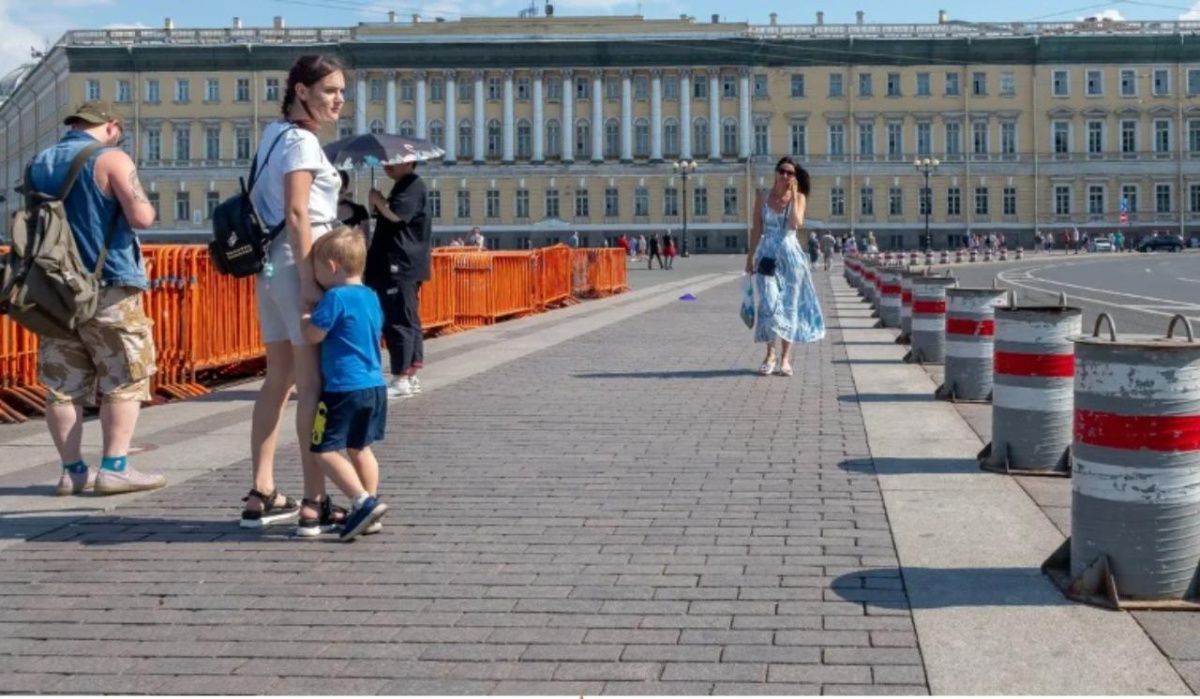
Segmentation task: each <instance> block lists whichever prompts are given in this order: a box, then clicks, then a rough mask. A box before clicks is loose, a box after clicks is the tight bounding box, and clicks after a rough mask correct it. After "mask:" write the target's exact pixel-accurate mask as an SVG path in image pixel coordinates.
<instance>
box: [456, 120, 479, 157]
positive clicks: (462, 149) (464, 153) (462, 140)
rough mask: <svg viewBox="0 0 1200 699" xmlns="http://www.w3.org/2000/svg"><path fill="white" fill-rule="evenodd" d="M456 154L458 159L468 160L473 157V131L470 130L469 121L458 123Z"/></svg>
mask: <svg viewBox="0 0 1200 699" xmlns="http://www.w3.org/2000/svg"><path fill="white" fill-rule="evenodd" d="M457 145H458V153H457V156H458V157H459V158H463V159H464V160H470V159H471V158H472V157H474V151H475V130H474V129H472V128H471V121H470V120H469V119H463V120H462V121H460V122H458V143H457Z"/></svg>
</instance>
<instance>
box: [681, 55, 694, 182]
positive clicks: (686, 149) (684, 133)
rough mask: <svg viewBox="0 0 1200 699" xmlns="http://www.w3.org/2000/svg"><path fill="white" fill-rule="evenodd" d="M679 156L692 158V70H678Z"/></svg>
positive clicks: (683, 158)
mask: <svg viewBox="0 0 1200 699" xmlns="http://www.w3.org/2000/svg"><path fill="white" fill-rule="evenodd" d="M679 157H680V159H682V160H691V159H692V72H691V71H690V70H681V71H679Z"/></svg>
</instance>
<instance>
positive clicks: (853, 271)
mask: <svg viewBox="0 0 1200 699" xmlns="http://www.w3.org/2000/svg"><path fill="white" fill-rule="evenodd" d="M842 276H844V277H845V278H846V283H847V284H849V285H850V286H851V287H852V288H855V289H857V288H858V281H857V279H856V277H857V276H858V260H855V259H854V258H852V257H847V258H846V259H845V261H844V264H843V265H842Z"/></svg>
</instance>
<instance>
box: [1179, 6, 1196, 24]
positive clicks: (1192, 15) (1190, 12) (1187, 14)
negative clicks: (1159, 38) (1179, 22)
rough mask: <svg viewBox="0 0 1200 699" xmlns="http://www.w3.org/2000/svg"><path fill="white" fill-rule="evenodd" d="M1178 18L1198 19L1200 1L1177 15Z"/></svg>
mask: <svg viewBox="0 0 1200 699" xmlns="http://www.w3.org/2000/svg"><path fill="white" fill-rule="evenodd" d="M1179 19H1185V20H1186V19H1200V2H1197V3H1195V4H1194V5H1192V9H1190V10H1188V11H1187V12H1184V13H1183V14H1181V15H1179Z"/></svg>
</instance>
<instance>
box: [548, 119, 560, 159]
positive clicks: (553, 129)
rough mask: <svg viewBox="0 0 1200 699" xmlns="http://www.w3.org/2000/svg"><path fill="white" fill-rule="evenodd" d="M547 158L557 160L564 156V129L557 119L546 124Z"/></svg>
mask: <svg viewBox="0 0 1200 699" xmlns="http://www.w3.org/2000/svg"><path fill="white" fill-rule="evenodd" d="M545 149H546V157H548V158H557V157H560V156H561V155H562V127H561V126H560V125H559V123H558V120H557V119H550V120H548V121H547V122H546V143H545Z"/></svg>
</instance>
